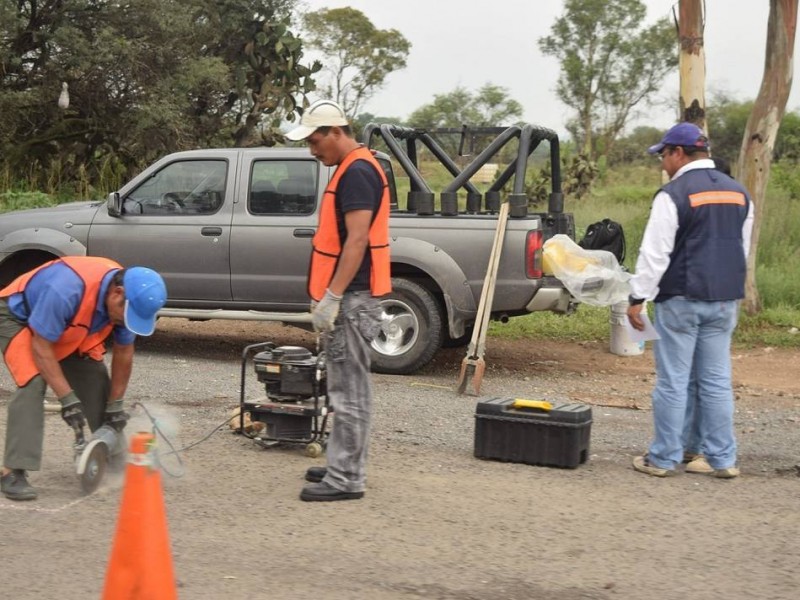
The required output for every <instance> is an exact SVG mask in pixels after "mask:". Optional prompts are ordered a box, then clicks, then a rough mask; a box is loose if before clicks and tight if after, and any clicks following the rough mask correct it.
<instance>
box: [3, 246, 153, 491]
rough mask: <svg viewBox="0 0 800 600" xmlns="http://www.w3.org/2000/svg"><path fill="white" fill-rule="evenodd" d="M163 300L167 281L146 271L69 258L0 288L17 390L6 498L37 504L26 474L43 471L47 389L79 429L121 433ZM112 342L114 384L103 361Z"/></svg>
mask: <svg viewBox="0 0 800 600" xmlns="http://www.w3.org/2000/svg"><path fill="white" fill-rule="evenodd" d="M166 299H167V290H166V287H165V286H164V281H163V280H162V279H161V276H160V275H159V274H158V273H156V272H155V271H153V270H151V269H148V268H146V267H132V268H129V269H123V268H122V266H121V265H119V264H118V263H116V262H114V261H112V260H110V259H107V258H100V257H92V256H73V257H64V258H61V259H58V260H54V261H51V262H49V263H46V264H44V265H42V266H40V267H37V268H36V269H33V270H32V271H29V272H27V273H24V274H23V275H20V276H19V277H17V278H16V279H15V280H14V281H12V282H11V283H10V284H9V285H8V286H6V287H5V288H4V289H2V290H0V350H2V351H3V357H4V358H5V362H6V366H7V367H8V370H9V372H10V373H11V376H12V377H13V378H14V381H15V382H16V384H17V390H16V392H15V393H14V395H13V396H12V398H11V400H10V402H9V403H8V420H7V422H6V443H5V454H4V458H3V469H2V477H0V490H2V493H3V494H5V496H6V497H7V498H10V499H11V500H33V499H35V498H36V497H37V492H36V490H35V489H34V488H33V487H32V486H31V485H30V484H29V483H28V479H27V474H26V471H38V470H39V469H40V468H41V462H42V444H43V438H44V406H43V400H44V394H45V390H46V389H47V387H48V386H49V387H50V388H51V389H52V390H53V393H54V394H55V395H56V397H57V398H58V400H59V402H60V403H61V416H62V418H63V419H64V421H66V423H67V424H68V425H69V426H70V427H73V428H80V427H83V425H84V424H85V422H86V421H88V422H89V428H90V429H91V430H92V431H95V430H96V429H97V428H99V427H100V426H101V425H102V424H103V423H108V424H109V425H111V426H112V427H114V428H115V429H117V430H118V431H121V430H122V428H123V427H124V426H125V423H126V421H127V419H128V415H127V413H126V412H125V410H124V406H123V400H122V398H123V396H124V394H125V390H126V389H127V386H128V381H129V379H130V376H131V371H132V369H133V343H134V340H135V339H136V336H137V335H151V334H152V333H153V331H154V330H155V323H156V316H157V313H158V311H159V309H160V308H161V307H162V306H164V303H165V302H166ZM109 336H112V337H113V349H112V351H113V358H112V361H111V375H110V377H109V374H108V370H107V369H106V366H105V362H104V361H103V355H104V353H105V341H106V338H108V337H109Z"/></svg>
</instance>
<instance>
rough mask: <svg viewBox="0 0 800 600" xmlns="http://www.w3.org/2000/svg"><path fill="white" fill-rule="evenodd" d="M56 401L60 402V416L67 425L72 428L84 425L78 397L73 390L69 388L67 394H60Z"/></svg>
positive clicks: (84, 421)
mask: <svg viewBox="0 0 800 600" xmlns="http://www.w3.org/2000/svg"><path fill="white" fill-rule="evenodd" d="M58 401H59V402H60V403H61V418H62V419H64V421H65V422H66V423H67V425H69V426H70V427H72V428H73V429H80V428H81V427H83V426H84V425H86V419H85V418H84V416H83V409H82V408H81V401H80V398H78V396H77V394H76V393H75V392H74V391H72V390H70V392H69V393H68V394H67V395H65V396H62V397H61V398H59V399H58Z"/></svg>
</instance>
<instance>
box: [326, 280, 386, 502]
mask: <svg viewBox="0 0 800 600" xmlns="http://www.w3.org/2000/svg"><path fill="white" fill-rule="evenodd" d="M380 327H381V308H380V305H379V304H378V301H377V300H376V299H375V298H373V297H372V295H371V294H370V292H368V291H366V292H347V293H345V295H344V298H343V299H342V305H341V308H340V310H339V315H338V316H337V317H336V323H335V325H334V329H333V332H332V333H331V334H330V335H328V336H327V341H326V346H325V368H326V370H327V387H328V400H329V401H330V403H331V406H332V407H333V426H332V427H331V434H330V437H329V438H328V448H327V451H326V455H327V459H328V472H327V475H326V476H325V479H324V480H323V481H324V482H325V483H327V484H329V485H331V486H332V487H334V488H336V489H337V490H341V491H343V492H363V491H364V486H365V483H366V463H367V450H368V448H369V428H370V421H371V420H372V375H371V374H370V343H371V342H372V339H373V338H374V337H375V336H376V335H377V334H378V331H379V330H380Z"/></svg>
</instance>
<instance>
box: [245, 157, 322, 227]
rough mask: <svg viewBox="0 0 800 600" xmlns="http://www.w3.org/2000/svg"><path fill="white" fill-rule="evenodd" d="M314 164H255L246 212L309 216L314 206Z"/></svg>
mask: <svg viewBox="0 0 800 600" xmlns="http://www.w3.org/2000/svg"><path fill="white" fill-rule="evenodd" d="M318 177H319V163H317V161H315V160H313V161H312V160H257V161H254V162H253V168H252V171H251V173H250V194H249V196H248V204H247V208H248V210H249V211H250V213H252V214H254V215H310V214H311V213H313V212H314V207H315V206H316V203H317V179H318Z"/></svg>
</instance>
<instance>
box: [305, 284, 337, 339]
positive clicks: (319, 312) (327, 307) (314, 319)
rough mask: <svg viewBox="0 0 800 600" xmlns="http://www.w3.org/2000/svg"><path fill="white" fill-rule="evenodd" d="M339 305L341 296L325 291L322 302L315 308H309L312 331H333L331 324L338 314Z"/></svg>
mask: <svg viewBox="0 0 800 600" xmlns="http://www.w3.org/2000/svg"><path fill="white" fill-rule="evenodd" d="M341 303H342V297H341V296H337V295H336V294H334V293H333V292H332V291H330V290H325V295H324V296H323V297H322V300H320V301H319V303H318V304H317V305H316V306H313V305H312V307H311V324H312V325H313V326H314V331H320V332H329V331H333V324H334V322H335V321H336V315H338V314H339V306H340V305H341Z"/></svg>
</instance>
